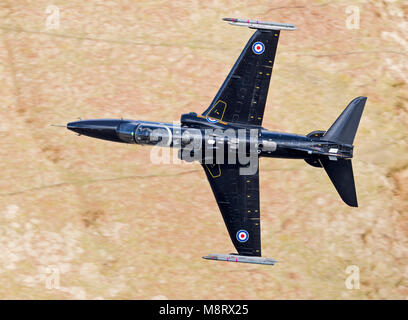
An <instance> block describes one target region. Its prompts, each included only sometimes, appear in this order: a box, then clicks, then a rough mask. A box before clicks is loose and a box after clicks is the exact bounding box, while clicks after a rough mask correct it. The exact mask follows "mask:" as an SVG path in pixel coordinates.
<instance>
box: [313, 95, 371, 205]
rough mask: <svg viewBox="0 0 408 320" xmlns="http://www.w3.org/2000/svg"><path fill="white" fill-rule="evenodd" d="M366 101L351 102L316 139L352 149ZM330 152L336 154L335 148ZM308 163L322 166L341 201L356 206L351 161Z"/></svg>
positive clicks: (322, 159)
mask: <svg viewBox="0 0 408 320" xmlns="http://www.w3.org/2000/svg"><path fill="white" fill-rule="evenodd" d="M366 101H367V98H366V97H358V98H355V99H354V100H353V101H351V102H350V104H349V105H348V106H347V108H346V109H345V110H344V111H343V112H342V113H341V115H340V116H339V117H338V118H337V120H336V121H335V122H334V123H333V125H332V126H331V127H330V129H329V130H327V132H326V133H324V134H323V132H318V134H316V135H317V136H319V137H318V139H319V140H321V141H328V142H330V143H331V142H333V143H335V144H336V145H338V146H339V147H342V145H343V147H346V148H353V147H352V145H353V141H354V138H355V136H356V132H357V128H358V125H359V123H360V119H361V115H362V114H363V110H364V106H365V103H366ZM344 145H346V146H344ZM331 150H333V151H335V152H337V149H336V148H334V149H331ZM329 152H331V151H329ZM307 162H308V161H307ZM308 163H309V164H311V165H313V166H316V167H320V166H322V167H323V168H324V170H325V171H326V173H327V175H328V176H329V178H330V180H331V182H332V183H333V185H334V187H335V188H336V190H337V192H338V193H339V195H340V197H341V198H342V199H343V201H344V202H345V203H346V204H348V205H349V206H351V207H357V206H358V203H357V195H356V186H355V184H354V176H353V166H352V164H351V159H344V158H343V159H340V158H337V157H335V156H329V157H327V156H323V157H319V158H317V159H315V160H314V162H313V160H309V162H308Z"/></svg>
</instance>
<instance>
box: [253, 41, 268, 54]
mask: <svg viewBox="0 0 408 320" xmlns="http://www.w3.org/2000/svg"><path fill="white" fill-rule="evenodd" d="M252 51H253V52H254V53H255V54H262V53H263V52H264V51H265V45H264V44H263V43H262V42H260V41H257V42H255V43H254V44H253V45H252Z"/></svg>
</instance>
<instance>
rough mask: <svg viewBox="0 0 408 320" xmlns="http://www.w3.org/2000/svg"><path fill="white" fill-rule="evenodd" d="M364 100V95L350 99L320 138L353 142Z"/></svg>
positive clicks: (347, 142) (340, 142) (341, 142)
mask: <svg viewBox="0 0 408 320" xmlns="http://www.w3.org/2000/svg"><path fill="white" fill-rule="evenodd" d="M366 101H367V98H366V97H358V98H355V99H354V100H353V101H351V102H350V103H349V105H348V106H347V108H346V109H344V111H343V112H342V113H341V115H340V116H339V117H338V118H337V120H336V121H335V122H334V123H333V124H332V126H331V127H330V129H329V130H327V132H326V133H325V135H324V136H323V137H322V138H321V140H324V141H332V142H336V143H338V144H353V141H354V137H355V136H356V132H357V128H358V124H359V123H360V118H361V115H362V114H363V110H364V106H365V103H366Z"/></svg>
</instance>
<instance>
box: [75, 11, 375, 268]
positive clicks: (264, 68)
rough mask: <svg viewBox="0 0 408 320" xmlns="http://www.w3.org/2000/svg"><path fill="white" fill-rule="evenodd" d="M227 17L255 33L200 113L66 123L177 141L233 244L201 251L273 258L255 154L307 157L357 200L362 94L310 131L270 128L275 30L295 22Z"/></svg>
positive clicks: (125, 136)
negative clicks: (355, 160)
mask: <svg viewBox="0 0 408 320" xmlns="http://www.w3.org/2000/svg"><path fill="white" fill-rule="evenodd" d="M224 20H225V21H228V22H229V23H230V24H233V25H239V26H247V27H249V28H252V29H255V32H254V34H253V35H252V37H251V38H250V39H249V41H248V43H247V44H246V46H245V47H244V49H243V51H242V53H241V55H240V56H239V58H238V60H237V61H236V62H235V64H234V66H233V67H232V69H231V71H230V73H229V74H228V76H227V78H226V79H225V81H224V83H223V84H222V86H221V88H220V90H219V91H218V93H217V95H216V96H215V98H214V99H213V101H212V102H211V104H210V106H209V107H208V108H207V109H206V110H205V111H204V112H203V113H202V114H201V115H198V114H196V113H193V112H191V113H188V114H183V115H182V116H181V121H180V124H179V125H173V124H171V123H163V122H148V121H135V120H124V119H98V120H80V121H75V122H70V123H68V124H67V128H68V129H69V130H72V131H74V132H76V133H78V134H79V135H86V136H90V137H94V138H99V139H104V140H109V141H115V142H122V143H133V144H139V145H151V146H163V147H174V148H178V149H179V150H178V155H179V157H180V158H181V159H183V160H186V161H195V160H197V161H199V162H200V163H201V165H202V167H203V169H204V172H205V174H206V175H207V179H208V181H209V183H210V186H211V188H212V191H213V193H214V196H215V199H216V201H217V203H218V206H219V209H220V211H221V214H222V217H223V219H224V222H225V225H226V227H227V230H228V233H229V236H230V238H231V240H232V243H233V244H234V246H235V248H236V250H237V251H238V253H237V254H210V255H209V256H205V257H203V258H205V259H213V260H223V261H234V262H245V263H257V264H269V265H273V264H274V263H275V262H276V260H274V259H270V258H263V257H261V234H260V205H259V170H258V159H259V158H260V157H268V158H286V159H304V160H305V161H306V162H307V163H308V164H309V165H311V166H314V167H318V168H323V169H324V170H325V171H326V173H327V174H328V176H329V178H330V180H331V181H332V183H333V184H334V187H335V188H336V190H337V192H338V194H339V195H340V197H341V199H343V201H344V202H345V203H346V204H348V205H349V206H352V207H357V197H356V189H355V185H354V177H353V169H352V165H351V158H352V157H353V140H354V137H355V134H356V131H357V127H358V125H359V122H360V118H361V115H362V112H363V109H364V105H365V103H366V100H367V98H366V97H358V98H355V99H354V100H353V101H351V103H350V104H349V105H348V106H347V108H346V109H345V110H344V111H343V113H342V114H341V115H340V116H339V117H338V118H337V120H336V121H335V122H334V123H333V125H332V126H331V127H330V128H329V129H328V130H327V131H313V132H311V133H309V134H307V135H298V134H288V133H282V132H273V131H268V130H267V129H265V128H263V127H262V119H263V117H264V109H265V103H266V98H267V95H268V88H269V82H270V78H271V74H272V68H273V64H274V61H275V53H276V49H277V46H278V40H279V35H280V31H281V30H295V29H296V28H295V26H294V25H292V24H283V23H273V22H261V21H253V20H241V19H231V18H225V19H224ZM227 132H228V134H227ZM248 150H249V151H248ZM216 152H220V153H219V154H224V155H226V154H228V156H230V155H231V154H232V155H237V156H238V158H239V156H240V155H243V156H245V159H246V160H245V161H236V162H235V163H234V161H229V159H228V161H226V159H225V157H224V159H221V160H222V161H221V160H220V159H218V158H217V157H216V156H215V157H214V153H216ZM241 158H242V157H241ZM248 159H249V160H248ZM243 169H247V170H246V171H245V170H243Z"/></svg>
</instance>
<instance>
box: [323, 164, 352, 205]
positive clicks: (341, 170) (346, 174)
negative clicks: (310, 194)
mask: <svg viewBox="0 0 408 320" xmlns="http://www.w3.org/2000/svg"><path fill="white" fill-rule="evenodd" d="M319 161H320V163H321V165H322V166H323V168H324V170H325V171H326V173H327V175H328V176H329V178H330V180H331V182H332V183H333V184H334V187H335V188H336V190H337V192H338V193H339V195H340V197H341V198H342V199H343V201H344V202H345V203H346V204H348V205H349V206H351V207H358V204H357V195H356V186H355V184H354V176H353V167H352V165H351V160H349V159H348V160H343V159H339V160H337V161H331V160H329V159H321V160H319Z"/></svg>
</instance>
